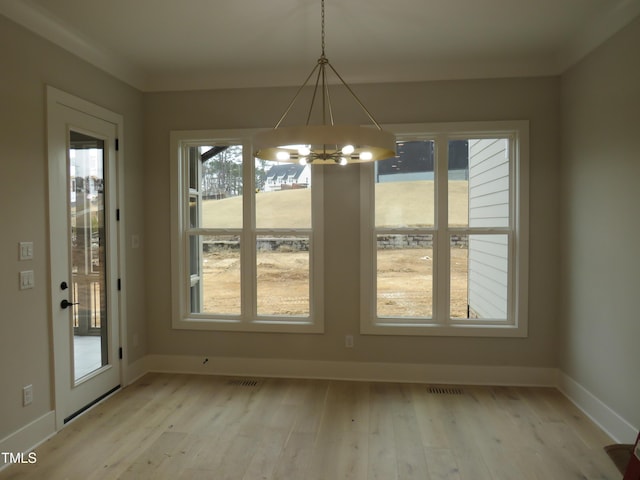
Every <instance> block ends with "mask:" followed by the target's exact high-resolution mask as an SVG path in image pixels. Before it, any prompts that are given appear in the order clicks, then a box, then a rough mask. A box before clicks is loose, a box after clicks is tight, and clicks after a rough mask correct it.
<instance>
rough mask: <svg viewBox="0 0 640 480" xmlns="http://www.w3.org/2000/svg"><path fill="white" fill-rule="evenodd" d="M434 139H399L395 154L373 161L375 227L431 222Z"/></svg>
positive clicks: (422, 224) (417, 224)
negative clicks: (374, 163) (374, 166)
mask: <svg viewBox="0 0 640 480" xmlns="http://www.w3.org/2000/svg"><path fill="white" fill-rule="evenodd" d="M433 145H434V144H433V141H430V140H429V141H422V140H421V141H413V142H398V144H397V152H398V156H397V157H395V158H389V159H387V160H382V161H380V162H376V173H375V212H376V219H375V221H376V227H377V228H385V227H386V228H395V227H431V226H433V225H434V211H435V208H434V198H435V197H434V188H433V187H434V181H433V178H434V177H433V175H434V173H433V172H434V170H433V159H434V150H433Z"/></svg>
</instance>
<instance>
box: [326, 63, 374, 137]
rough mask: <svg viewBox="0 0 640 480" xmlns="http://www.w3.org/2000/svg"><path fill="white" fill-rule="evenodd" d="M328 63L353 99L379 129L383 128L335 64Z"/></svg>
mask: <svg viewBox="0 0 640 480" xmlns="http://www.w3.org/2000/svg"><path fill="white" fill-rule="evenodd" d="M327 64H328V65H329V67H330V68H331V70H333V73H335V74H336V77H338V78H339V79H340V81H341V82H342V84H343V85H344V86H345V87H346V88H347V90H348V91H349V93H350V94H351V96H352V97H353V99H354V100H355V101H356V102H357V103H358V105H360V108H362V110H363V111H364V113H366V114H367V117H369V120H371V122H372V123H373V124H374V125H375V126H376V127H377V128H378V130H382V127H381V126H380V124H379V123H378V122H376V119H375V118H373V115H372V114H371V112H369V110H367V107H365V106H364V103H362V102H361V101H360V99H359V98H358V96H357V95H356V94H355V92H354V91H353V90H351V87H350V86H349V85H347V82H345V81H344V79H343V78H342V77H341V76H340V74H339V73H338V71H337V70H336V69H335V68H333V65H331V63H329V62H327Z"/></svg>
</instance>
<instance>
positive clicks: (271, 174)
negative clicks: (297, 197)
mask: <svg viewBox="0 0 640 480" xmlns="http://www.w3.org/2000/svg"><path fill="white" fill-rule="evenodd" d="M310 186H311V167H310V166H309V165H298V164H295V163H291V164H281V165H273V166H272V167H271V168H269V170H267V176H266V179H265V182H264V191H265V192H274V191H278V190H288V189H292V188H308V187H310Z"/></svg>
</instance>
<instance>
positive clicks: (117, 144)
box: [116, 138, 120, 152]
mask: <svg viewBox="0 0 640 480" xmlns="http://www.w3.org/2000/svg"><path fill="white" fill-rule="evenodd" d="M118 150H120V140H119V139H118V138H116V152H117V151H118Z"/></svg>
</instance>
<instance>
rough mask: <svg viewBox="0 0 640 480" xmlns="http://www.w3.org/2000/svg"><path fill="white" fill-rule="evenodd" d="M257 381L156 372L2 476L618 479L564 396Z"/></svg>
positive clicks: (538, 391)
mask: <svg viewBox="0 0 640 480" xmlns="http://www.w3.org/2000/svg"><path fill="white" fill-rule="evenodd" d="M255 380H256V381H255V385H254V384H253V383H254V382H241V381H240V379H233V378H229V377H211V376H197V375H175V374H149V375H146V376H145V377H143V378H142V379H140V380H138V381H137V382H136V383H134V384H133V385H131V386H130V387H128V388H125V389H123V390H122V391H121V392H119V393H117V394H116V395H114V396H112V397H111V398H109V399H107V400H106V401H104V402H103V403H101V404H99V405H97V406H96V407H94V408H93V409H91V410H89V411H88V412H86V413H85V414H84V415H82V416H80V417H79V418H78V419H76V420H75V421H73V422H72V423H70V424H69V425H68V426H67V427H66V428H64V429H63V430H62V431H60V433H58V434H57V435H56V436H54V437H53V438H52V439H50V440H49V441H47V442H45V443H44V444H42V445H41V446H40V447H39V448H38V449H36V455H37V463H35V464H31V465H28V464H24V465H13V466H11V467H9V468H7V469H6V470H3V471H2V472H0V479H1V480H5V479H50V480H54V479H71V480H75V479H78V480H86V479H111V478H113V479H127V480H128V479H136V480H138V479H147V478H148V479H153V480H158V479H179V480H182V479H207V480H211V479H215V480H218V479H220V480H222V479H233V480H244V479H246V480H249V479H261V480H273V479H285V480H319V479H322V480H338V479H371V480H373V479H380V480H394V479H420V480H436V479H451V480H520V479H524V480H534V479H541V480H542V479H544V480H550V479H551V480H571V479H576V480H578V479H581V480H585V479H599V480H602V479H621V478H622V475H621V474H620V473H619V472H618V471H617V470H616V468H615V467H614V465H613V463H612V462H611V460H610V459H609V458H608V457H607V456H606V454H605V453H604V451H603V448H602V447H603V446H604V445H607V444H609V443H612V441H611V439H610V438H608V437H607V436H606V435H605V434H604V433H603V432H602V431H600V430H599V429H598V428H597V427H596V426H595V425H594V424H593V423H592V422H591V421H590V420H588V419H587V418H586V417H585V416H584V415H583V414H582V413H581V412H580V411H579V410H578V409H576V408H575V407H574V406H573V405H572V404H571V403H570V402H569V401H568V400H567V399H566V398H564V397H563V396H562V394H560V393H559V392H558V391H556V390H555V389H551V388H515V387H460V389H461V393H449V392H447V391H445V392H444V393H433V392H431V391H430V387H429V386H428V385H419V384H400V383H397V384H396V383H373V382H349V381H323V380H292V379H255ZM243 383H248V385H245V384H243Z"/></svg>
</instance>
